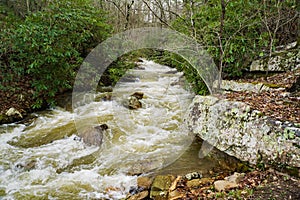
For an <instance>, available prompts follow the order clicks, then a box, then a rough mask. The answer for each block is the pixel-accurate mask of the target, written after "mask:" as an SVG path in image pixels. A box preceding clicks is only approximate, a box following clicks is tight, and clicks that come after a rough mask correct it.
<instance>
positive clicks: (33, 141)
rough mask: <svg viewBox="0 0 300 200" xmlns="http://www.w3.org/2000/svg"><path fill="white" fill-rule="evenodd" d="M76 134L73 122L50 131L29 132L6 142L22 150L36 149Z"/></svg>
mask: <svg viewBox="0 0 300 200" xmlns="http://www.w3.org/2000/svg"><path fill="white" fill-rule="evenodd" d="M76 132H77V130H76V127H75V124H74V123H73V122H69V123H67V124H65V125H62V126H59V127H55V128H52V129H40V130H33V131H29V132H28V133H27V134H23V135H21V136H20V137H18V138H14V139H13V140H11V141H8V144H10V145H13V146H16V147H22V148H31V147H37V146H41V145H44V144H49V143H51V142H53V141H55V140H60V139H63V138H65V137H69V136H71V135H72V134H74V133H76Z"/></svg>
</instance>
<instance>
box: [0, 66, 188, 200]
mask: <svg viewBox="0 0 300 200" xmlns="http://www.w3.org/2000/svg"><path fill="white" fill-rule="evenodd" d="M141 68H144V69H134V70H130V71H128V73H127V75H126V76H127V77H128V78H126V76H125V78H124V79H123V80H124V81H122V80H121V81H120V82H119V84H117V85H116V87H115V88H114V91H113V93H112V101H97V102H92V103H90V104H88V105H83V106H81V107H78V108H76V109H75V110H74V111H73V112H70V111H67V110H64V109H61V108H56V109H53V110H51V111H48V112H42V113H39V114H36V118H35V119H33V120H32V122H31V123H28V124H26V125H25V124H8V125H2V126H0V195H1V196H2V198H3V199H40V198H42V199H87V198H108V199H121V198H124V197H126V194H127V192H128V191H129V188H130V187H131V186H134V185H135V184H136V178H137V175H139V174H143V173H152V172H155V171H157V170H158V169H161V168H163V167H164V166H167V165H169V164H171V163H173V162H174V161H175V160H176V159H177V158H178V157H180V155H182V154H183V153H184V152H185V151H186V149H187V148H188V147H189V146H190V144H191V143H192V141H193V135H191V134H190V132H189V131H188V129H187V127H186V126H185V123H184V116H185V112H186V111H187V108H188V106H189V104H190V102H191V100H192V97H193V94H192V93H190V92H189V91H188V90H187V88H188V87H186V84H185V82H184V80H183V78H182V75H183V74H182V73H180V72H176V71H174V69H171V68H169V67H166V66H162V65H158V64H155V63H153V62H151V61H145V62H143V63H142V66H141ZM129 79H130V81H128V80H129ZM134 92H143V93H144V98H143V99H142V100H141V102H142V108H140V109H138V110H129V109H127V108H126V107H125V106H124V105H123V104H124V103H126V101H127V100H128V97H129V96H130V95H131V94H133V93H134ZM101 95H102V94H96V96H101ZM85 98H95V96H94V95H92V94H85ZM74 117H75V118H76V124H75V123H74ZM95 122H96V123H95ZM103 123H106V124H107V125H108V127H109V130H108V132H107V133H106V134H105V135H104V143H103V144H102V146H101V147H96V146H87V145H85V144H84V143H83V142H81V141H78V140H76V138H77V137H76V134H77V131H81V130H82V129H84V128H86V127H91V126H94V125H97V124H103Z"/></svg>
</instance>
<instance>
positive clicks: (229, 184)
mask: <svg viewBox="0 0 300 200" xmlns="http://www.w3.org/2000/svg"><path fill="white" fill-rule="evenodd" d="M193 175H195V176H194V177H193ZM199 176H201V175H200V174H197V173H196V172H195V173H190V174H186V175H184V176H174V175H171V174H169V175H159V176H156V177H139V178H138V181H137V183H138V186H137V188H132V190H131V194H129V197H128V198H127V199H129V200H141V199H149V198H150V199H161V200H164V199H172V200H176V199H177V200H178V199H191V200H194V199H249V200H251V199H261V200H264V199H276V200H277V199H278V200H282V199H287V200H288V199H300V187H299V184H300V181H299V179H296V178H294V177H291V176H289V175H287V174H283V173H280V172H278V171H275V170H273V169H268V170H265V171H258V170H253V171H250V172H248V173H234V174H226V173H221V174H218V175H215V176H210V177H199Z"/></svg>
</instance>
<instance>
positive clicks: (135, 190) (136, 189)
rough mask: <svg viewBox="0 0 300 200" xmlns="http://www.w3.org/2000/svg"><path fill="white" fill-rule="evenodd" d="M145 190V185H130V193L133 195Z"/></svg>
mask: <svg viewBox="0 0 300 200" xmlns="http://www.w3.org/2000/svg"><path fill="white" fill-rule="evenodd" d="M144 190H145V188H144V187H139V186H133V187H130V189H129V193H130V194H131V195H135V194H138V193H140V192H142V191H144Z"/></svg>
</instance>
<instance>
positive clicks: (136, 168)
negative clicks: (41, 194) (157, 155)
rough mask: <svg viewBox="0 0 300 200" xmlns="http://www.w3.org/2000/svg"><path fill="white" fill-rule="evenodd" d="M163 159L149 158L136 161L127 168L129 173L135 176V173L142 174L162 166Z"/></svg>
mask: <svg viewBox="0 0 300 200" xmlns="http://www.w3.org/2000/svg"><path fill="white" fill-rule="evenodd" d="M162 165H163V161H162V160H160V159H157V160H155V159H149V160H147V159H146V160H143V161H140V162H137V163H135V164H134V165H133V166H130V167H129V169H128V170H127V174H128V175H131V176H134V175H141V174H143V173H148V172H151V171H153V170H155V169H158V168H160V167H162Z"/></svg>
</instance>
